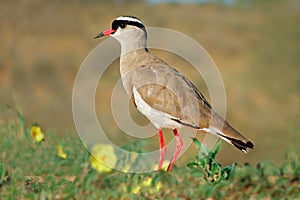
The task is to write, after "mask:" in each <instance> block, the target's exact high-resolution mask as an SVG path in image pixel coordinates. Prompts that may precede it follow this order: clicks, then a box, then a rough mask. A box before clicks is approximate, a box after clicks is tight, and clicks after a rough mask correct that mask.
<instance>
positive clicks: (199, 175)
mask: <svg viewBox="0 0 300 200" xmlns="http://www.w3.org/2000/svg"><path fill="white" fill-rule="evenodd" d="M191 175H192V176H193V177H195V178H202V177H204V176H205V172H203V171H202V170H201V169H199V168H196V169H192V170H191Z"/></svg>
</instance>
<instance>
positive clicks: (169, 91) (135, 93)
mask: <svg viewBox="0 0 300 200" xmlns="http://www.w3.org/2000/svg"><path fill="white" fill-rule="evenodd" d="M103 36H111V37H113V38H115V39H116V40H117V41H118V42H119V43H120V44H121V55H120V74H121V79H122V82H123V86H124V88H125V90H126V92H127V94H128V95H129V98H131V100H132V102H133V103H134V105H135V107H136V108H137V110H139V111H140V112H141V113H142V114H143V115H145V116H146V117H147V118H148V119H149V121H150V122H151V123H152V124H153V125H154V126H155V128H156V129H157V135H158V138H159V160H158V167H157V170H158V171H161V169H162V164H163V161H164V157H165V153H166V148H165V144H164V137H163V133H162V130H163V129H164V128H166V129H172V131H173V134H174V137H175V139H176V148H175V151H174V153H173V155H172V157H171V160H170V163H169V165H168V168H167V171H168V172H170V171H171V169H172V167H173V165H174V162H175V161H176V159H177V157H178V154H179V153H180V151H181V149H182V147H183V142H182V140H181V138H180V135H179V133H178V129H180V128H182V127H189V128H191V129H194V130H196V131H200V132H201V131H203V132H206V133H209V134H213V135H215V136H217V137H219V138H221V139H222V140H224V141H226V142H228V143H229V144H231V145H233V146H234V147H236V148H237V149H239V150H241V151H242V152H244V153H247V152H248V150H249V149H253V148H254V145H253V143H252V142H251V141H249V140H248V139H247V138H246V137H244V136H243V135H242V134H241V133H240V132H239V131H238V130H237V129H235V128H234V127H233V126H231V125H230V124H229V123H228V122H227V121H226V120H225V119H224V118H223V117H222V116H220V115H219V114H218V113H217V112H216V111H215V110H214V109H213V108H212V106H211V105H210V103H209V102H208V101H207V100H206V98H205V97H204V95H203V94H202V93H201V92H200V91H199V90H198V89H197V88H196V86H195V85H194V84H193V83H192V82H191V81H189V80H188V78H186V77H185V76H184V75H183V74H182V73H181V72H179V71H178V70H177V69H175V68H174V67H172V66H170V65H168V64H167V62H165V61H164V60H162V59H160V58H159V57H158V56H156V55H154V54H153V53H151V52H150V51H149V49H148V48H147V30H146V27H145V25H144V24H143V22H142V21H141V20H140V19H139V18H137V17H134V16H130V15H126V16H120V17H117V18H115V19H114V20H113V21H112V24H111V27H110V28H108V29H107V30H105V31H102V32H100V33H98V34H97V35H95V36H94V38H95V39H96V38H100V37H103Z"/></svg>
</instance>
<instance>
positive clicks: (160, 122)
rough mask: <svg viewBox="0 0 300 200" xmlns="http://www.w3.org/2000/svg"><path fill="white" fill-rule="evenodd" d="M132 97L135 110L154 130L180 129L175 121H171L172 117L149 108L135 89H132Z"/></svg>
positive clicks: (179, 125)
mask: <svg viewBox="0 0 300 200" xmlns="http://www.w3.org/2000/svg"><path fill="white" fill-rule="evenodd" d="M133 96H134V101H135V104H136V106H137V109H138V110H139V111H140V112H141V113H142V114H143V115H145V116H146V117H147V118H148V119H149V120H150V121H151V123H152V124H153V125H154V126H155V127H156V128H170V129H174V128H181V127H182V125H181V124H179V123H177V122H176V121H174V120H172V118H173V119H174V117H172V116H171V115H169V114H167V113H164V112H161V111H158V110H156V109H154V108H152V107H151V106H149V105H148V104H147V103H146V102H145V101H144V100H143V98H142V97H141V95H140V94H139V92H138V91H137V89H136V88H135V87H133Z"/></svg>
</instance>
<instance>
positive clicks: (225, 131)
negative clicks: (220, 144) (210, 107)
mask: <svg viewBox="0 0 300 200" xmlns="http://www.w3.org/2000/svg"><path fill="white" fill-rule="evenodd" d="M221 130H222V131H221ZM205 131H207V132H209V133H212V134H214V135H217V136H218V137H219V138H221V139H223V140H224V141H226V142H228V143H229V144H231V145H233V146H234V147H236V148H238V149H239V150H241V151H242V152H244V153H247V152H248V150H249V149H253V148H254V145H253V143H252V142H251V141H249V140H248V139H247V138H245V137H244V136H243V135H242V134H240V133H239V131H237V130H236V129H235V128H233V127H232V126H230V125H229V124H228V123H227V122H226V121H225V124H224V126H223V128H222V129H219V128H215V127H209V128H207V129H206V130H205Z"/></svg>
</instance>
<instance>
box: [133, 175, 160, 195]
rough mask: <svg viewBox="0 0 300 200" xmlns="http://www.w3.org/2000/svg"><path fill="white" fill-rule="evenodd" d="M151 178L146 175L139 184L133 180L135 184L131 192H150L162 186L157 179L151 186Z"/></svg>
mask: <svg viewBox="0 0 300 200" xmlns="http://www.w3.org/2000/svg"><path fill="white" fill-rule="evenodd" d="M152 182H153V179H152V178H151V177H146V178H145V180H143V181H142V182H141V183H140V184H138V183H137V181H136V180H135V181H134V183H135V185H134V186H133V187H132V189H131V193H132V194H137V193H139V192H141V191H144V192H149V193H150V194H153V193H156V192H158V191H159V190H160V189H161V188H162V183H161V182H160V181H157V182H156V184H155V185H154V186H153V187H152Z"/></svg>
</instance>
